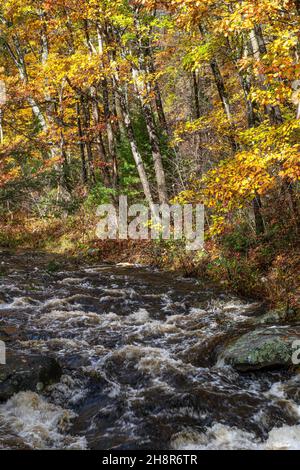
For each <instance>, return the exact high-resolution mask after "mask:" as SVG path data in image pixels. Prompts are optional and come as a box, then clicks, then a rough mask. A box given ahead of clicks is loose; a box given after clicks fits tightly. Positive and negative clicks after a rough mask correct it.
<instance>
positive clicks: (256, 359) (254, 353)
mask: <svg viewBox="0 0 300 470" xmlns="http://www.w3.org/2000/svg"><path fill="white" fill-rule="evenodd" d="M299 340H300V325H295V326H269V327H265V328H260V329H257V330H254V331H251V332H250V333H247V334H245V335H243V336H241V337H240V338H239V339H237V340H236V341H234V342H233V343H232V344H230V345H229V346H227V348H226V349H225V350H224V351H223V352H222V354H221V355H220V356H219V359H218V364H219V365H221V364H229V365H232V366H233V367H234V368H235V369H237V370H239V371H250V370H259V369H275V368H281V367H284V368H288V367H290V366H295V365H296V364H295V363H294V357H293V355H295V353H296V351H297V347H298V349H300V347H299V345H298V346H297V345H295V344H294V341H299ZM299 356H300V354H299Z"/></svg>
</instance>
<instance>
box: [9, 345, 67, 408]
mask: <svg viewBox="0 0 300 470" xmlns="http://www.w3.org/2000/svg"><path fill="white" fill-rule="evenodd" d="M61 374H62V370H61V367H60V366H59V364H58V363H57V362H56V360H55V359H53V358H51V357H46V356H41V355H37V354H30V355H26V354H22V353H17V352H15V351H11V350H8V351H7V352H6V364H5V365H2V364H0V401H5V400H7V399H9V398H10V397H11V396H12V395H14V394H15V393H18V392H21V391H28V390H31V391H40V390H42V389H43V388H44V387H45V386H46V385H49V384H52V383H55V382H58V381H59V379H60V377H61Z"/></svg>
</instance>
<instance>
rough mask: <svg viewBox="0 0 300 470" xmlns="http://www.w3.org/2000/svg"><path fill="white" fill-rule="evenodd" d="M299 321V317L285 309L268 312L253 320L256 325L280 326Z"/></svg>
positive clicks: (294, 312)
mask: <svg viewBox="0 0 300 470" xmlns="http://www.w3.org/2000/svg"><path fill="white" fill-rule="evenodd" d="M296 320H299V315H297V312H296V311H294V310H293V309H289V310H287V309H286V308H282V309H277V310H270V311H269V312H267V313H265V314H264V315H261V316H259V317H257V318H255V320H254V322H255V323H256V324H257V325H268V324H273V325H274V324H280V323H284V322H293V321H296Z"/></svg>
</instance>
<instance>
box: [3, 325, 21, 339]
mask: <svg viewBox="0 0 300 470" xmlns="http://www.w3.org/2000/svg"><path fill="white" fill-rule="evenodd" d="M19 338H20V332H19V329H18V328H16V327H15V326H1V325H0V340H1V341H4V342H5V343H7V342H10V341H15V340H16V339H19Z"/></svg>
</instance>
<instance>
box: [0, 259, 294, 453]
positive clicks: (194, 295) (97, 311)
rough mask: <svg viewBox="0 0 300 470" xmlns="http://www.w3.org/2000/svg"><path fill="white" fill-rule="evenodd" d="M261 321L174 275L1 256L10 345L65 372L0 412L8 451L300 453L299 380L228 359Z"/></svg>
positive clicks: (2, 312)
mask: <svg viewBox="0 0 300 470" xmlns="http://www.w3.org/2000/svg"><path fill="white" fill-rule="evenodd" d="M263 312H264V307H263V306H262V305H260V304H258V303H256V302H251V301H245V300H243V299H239V298H237V297H234V296H232V295H229V294H227V293H224V292H221V291H220V289H217V288H215V287H212V286H211V285H204V284H203V282H200V281H197V280H194V279H186V278H182V277H180V276H179V275H176V274H174V273H164V272H160V271H156V270H154V269H152V268H151V269H150V268H147V267H141V266H130V265H126V264H123V265H122V264H120V265H114V266H113V265H110V264H92V263H90V264H88V262H86V261H77V260H73V259H71V258H69V259H68V258H66V257H63V256H59V255H57V256H56V255H51V256H50V255H46V254H42V253H30V252H23V253H19V254H16V253H12V252H9V251H3V252H1V251H0V327H3V326H5V327H6V328H10V331H11V332H13V333H12V335H13V340H12V341H11V343H10V344H9V347H10V348H12V349H13V350H15V351H21V352H22V353H24V354H29V355H30V354H35V353H39V354H41V353H42V354H44V355H45V356H50V357H54V358H55V359H56V360H57V361H58V363H59V364H60V366H61V367H62V371H63V374H62V377H61V379H60V381H59V382H58V383H56V384H53V385H50V386H48V387H47V388H46V389H45V390H40V391H38V390H37V391H22V392H19V393H17V394H15V395H14V396H13V397H11V398H10V399H9V400H8V401H7V402H4V403H1V404H0V447H2V448H4V449H5V448H34V449H46V448H49V449H151V450H155V449H181V450H188V449H300V397H299V392H298V394H297V390H299V383H300V379H299V377H298V375H297V374H293V373H292V372H289V371H269V372H266V371H261V372H256V373H254V372H252V373H238V372H236V371H235V370H234V369H232V368H231V367H229V366H224V365H222V364H221V363H220V361H218V357H219V356H220V353H221V352H222V350H223V349H224V347H225V346H226V344H228V342H229V341H230V340H232V339H233V338H236V337H239V336H240V335H242V334H243V333H244V332H247V331H249V329H251V322H250V320H251V318H253V316H257V315H260V314H261V313H263ZM0 367H2V366H1V365H0Z"/></svg>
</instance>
